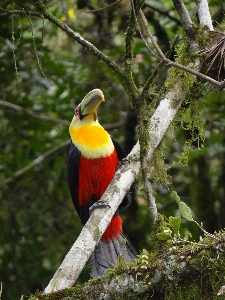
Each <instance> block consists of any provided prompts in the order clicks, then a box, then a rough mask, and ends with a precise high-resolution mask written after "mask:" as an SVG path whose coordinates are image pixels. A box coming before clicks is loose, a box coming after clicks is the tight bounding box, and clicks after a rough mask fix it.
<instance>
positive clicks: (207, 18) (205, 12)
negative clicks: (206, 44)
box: [197, 0, 213, 31]
mask: <svg viewBox="0 0 225 300" xmlns="http://www.w3.org/2000/svg"><path fill="white" fill-rule="evenodd" d="M197 14H198V18H199V24H200V25H201V26H208V28H209V30H211V31H213V23H212V18H211V15H210V11H209V6H208V1H207V0H197Z"/></svg>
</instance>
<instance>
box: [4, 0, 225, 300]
mask: <svg viewBox="0 0 225 300" xmlns="http://www.w3.org/2000/svg"><path fill="white" fill-rule="evenodd" d="M111 3H112V1H94V0H92V1H79V0H78V1H72V0H62V1H46V5H47V7H48V10H49V11H50V12H51V13H52V14H54V15H55V16H57V17H58V18H59V19H60V20H61V21H63V22H66V23H67V24H68V26H70V27H71V28H73V29H74V30H76V31H78V32H79V33H80V34H81V36H83V37H84V38H85V39H86V40H88V41H89V42H91V43H92V44H94V45H95V46H96V47H97V48H98V49H100V50H101V51H103V52H104V53H105V54H107V55H108V56H109V57H110V58H113V60H114V61H116V62H117V63H118V64H119V65H122V61H123V57H124V49H125V36H126V29H127V22H128V19H129V15H130V9H131V4H130V2H129V1H122V2H120V3H118V5H113V6H109V7H106V8H105V9H100V10H98V9H99V8H101V7H105V6H107V5H109V4H111ZM184 3H185V5H186V7H187V9H188V11H189V13H190V14H191V17H192V18H193V19H195V18H196V16H195V13H196V7H195V6H196V4H195V2H194V1H184ZM21 7H22V8H23V9H24V10H25V11H26V12H29V11H32V10H33V11H34V6H33V4H32V1H19V0H18V1H14V2H11V1H3V2H2V3H1V4H0V78H1V80H0V144H1V159H0V180H1V188H0V197H1V198H0V203H1V209H0V228H1V234H0V282H2V288H3V292H2V295H4V299H20V297H21V295H24V296H28V295H29V293H34V292H35V290H36V289H40V290H42V289H43V288H44V287H45V286H46V285H47V283H48V282H49V280H50V279H51V278H52V275H53V274H54V272H55V270H56V269H57V268H58V266H59V265H60V263H61V262H62V260H63V258H64V256H65V255H66V253H67V252H68V250H69V248H70V247H71V245H72V244H73V242H74V241H75V239H76V237H77V236H78V235H79V233H80V231H81V224H80V221H79V218H78V217H77V214H76V212H75V209H74V207H73V204H72V201H71V198H70V194H69V189H68V186H67V169H66V168H67V167H66V166H67V155H68V149H69V144H70V140H69V132H68V126H69V124H70V121H71V119H72V117H73V113H74V108H75V106H76V105H77V104H78V103H79V102H80V101H81V100H82V99H83V97H84V96H85V95H86V94H87V93H88V92H89V91H90V90H92V89H94V88H100V89H101V90H102V91H103V92H104V94H105V99H106V102H105V103H104V104H102V105H101V107H100V108H99V121H100V123H101V124H103V125H104V126H105V128H106V129H107V130H108V131H109V132H110V134H111V135H113V136H114V137H116V138H117V139H118V141H119V142H120V144H121V145H122V147H123V149H124V151H125V153H126V154H128V153H129V152H130V151H131V149H132V147H133V145H135V143H136V142H137V139H138V135H137V130H136V128H137V115H136V112H135V110H134V109H132V107H131V104H130V101H129V100H130V99H129V97H128V94H127V91H126V87H125V86H124V84H123V83H122V82H121V79H120V78H119V77H118V76H117V75H116V74H115V72H113V71H112V70H111V69H110V68H108V66H107V65H106V64H104V63H103V62H102V61H100V60H98V59H97V58H96V57H94V56H93V55H91V53H89V52H87V51H85V49H84V48H83V47H82V46H81V45H80V44H78V43H74V41H73V40H71V39H70V38H68V36H66V35H65V34H64V33H63V32H62V31H61V30H59V28H58V27H56V26H55V25H53V24H52V23H50V22H48V21H47V20H44V19H42V18H40V17H37V16H35V15H32V14H28V13H24V14H23V15H21V14H16V12H15V14H13V15H9V14H7V13H6V12H5V11H4V9H8V8H10V9H12V10H15V11H16V10H21ZM209 7H210V11H211V13H212V19H213V20H214V22H215V23H214V25H215V26H217V28H218V30H222V29H223V28H224V10H225V4H223V3H222V1H220V0H210V1H209ZM90 10H95V11H92V12H90ZM143 11H144V13H145V16H146V18H147V20H148V22H149V26H150V29H151V32H152V33H153V34H154V36H155V37H156V39H157V42H158V44H159V46H160V47H161V49H162V50H163V52H164V53H166V54H167V56H168V57H170V59H171V60H174V59H175V58H176V56H177V52H176V50H177V49H178V47H179V45H181V44H182V43H183V41H184V37H183V36H184V35H183V34H184V32H183V28H182V26H181V23H180V20H179V18H178V16H177V12H176V10H175V9H174V6H173V3H172V1H171V0H163V1H158V0H157V1H147V0H146V1H145V3H144V6H143ZM196 22H197V21H196ZM145 39H146V40H147V35H145V34H144V37H143V36H142V35H141V34H140V32H139V31H138V30H137V31H136V33H135V44H134V48H133V61H132V62H130V63H132V74H133V79H134V82H135V84H136V86H137V87H138V88H139V89H141V88H142V86H143V84H144V82H145V81H146V79H147V78H148V77H149V76H150V75H152V76H154V81H153V83H152V84H151V87H150V94H151V100H152V103H151V107H150V110H149V116H151V115H152V113H153V112H154V109H155V106H156V104H157V102H158V100H160V97H161V96H162V94H163V93H164V91H165V86H164V82H165V79H166V76H167V71H168V66H164V65H162V64H161V65H160V66H159V63H160V58H159V56H158V55H157V52H156V50H155V49H154V47H153V46H152V45H150V47H147V46H146V40H145ZM149 48H150V49H149ZM222 73H223V72H222ZM222 73H221V76H222V75H223V74H222ZM219 79H221V78H219ZM196 90H197V91H198V87H197V88H195V92H194V93H195V94H194V95H191V94H190V99H189V100H187V101H186V103H185V104H184V105H183V106H182V107H181V110H180V113H179V114H178V116H177V117H176V119H175V121H174V123H173V125H172V126H171V127H170V128H169V130H168V132H167V135H166V137H165V138H164V140H163V142H162V143H161V145H160V147H159V149H158V152H157V159H156V160H155V165H154V167H155V170H156V171H157V172H155V175H154V178H153V187H154V190H155V192H156V194H155V197H156V202H157V207H158V212H159V213H162V214H164V215H165V216H167V217H169V216H176V215H177V214H178V213H179V212H178V208H177V204H176V201H175V200H174V199H173V198H171V191H176V192H177V193H178V194H179V196H180V198H181V200H182V201H184V202H185V203H186V204H187V205H188V206H189V207H190V208H191V210H192V213H193V216H194V219H195V220H197V221H198V222H199V223H200V222H203V224H204V228H205V229H206V230H207V231H209V232H211V233H213V232H214V231H218V230H220V229H221V228H225V214H224V211H225V132H224V131H225V104H224V96H225V95H224V91H222V92H221V91H220V92H218V91H217V90H215V89H212V87H211V86H209V84H204V92H203V91H202V89H200V87H199V96H198V95H196ZM192 98H193V99H194V100H193V102H194V105H190V103H191V99H192ZM181 115H182V118H181ZM190 119H192V120H194V121H193V122H190ZM131 191H132V198H133V199H132V204H131V206H130V208H129V209H128V210H127V211H126V212H124V213H123V220H124V232H125V233H126V234H127V235H128V236H129V239H130V240H131V242H132V244H133V245H134V246H135V248H136V249H137V251H140V250H142V249H143V248H145V249H148V250H150V249H151V239H150V236H151V220H150V215H149V211H148V209H147V206H148V203H147V199H146V194H145V191H144V189H143V185H142V178H141V176H139V177H138V178H137V180H136V182H135V184H134V185H133V187H132V189H131ZM181 234H182V235H183V236H188V235H189V236H191V239H192V240H196V241H198V240H199V237H200V235H201V231H200V229H199V228H198V227H197V226H196V225H195V224H193V223H191V222H188V221H185V220H183V222H182V227H181ZM88 278H89V268H88V267H86V268H85V269H84V270H83V272H82V273H81V276H80V277H79V280H78V282H77V283H83V282H85V281H87V280H88Z"/></svg>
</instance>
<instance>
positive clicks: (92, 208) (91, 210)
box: [89, 200, 110, 215]
mask: <svg viewBox="0 0 225 300" xmlns="http://www.w3.org/2000/svg"><path fill="white" fill-rule="evenodd" d="M102 207H109V208H110V205H109V204H106V203H105V202H103V201H101V200H98V201H96V202H95V203H94V204H92V206H91V207H89V215H91V214H92V213H93V211H94V210H95V209H96V208H102Z"/></svg>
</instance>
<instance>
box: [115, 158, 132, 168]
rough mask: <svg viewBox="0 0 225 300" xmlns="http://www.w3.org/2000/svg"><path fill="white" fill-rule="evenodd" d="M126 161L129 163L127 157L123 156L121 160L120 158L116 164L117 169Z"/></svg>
mask: <svg viewBox="0 0 225 300" xmlns="http://www.w3.org/2000/svg"><path fill="white" fill-rule="evenodd" d="M126 163H128V164H129V163H130V161H129V159H127V158H123V159H122V160H120V161H119V163H118V166H117V168H116V169H117V170H118V169H119V168H120V167H122V166H123V165H125V164H126Z"/></svg>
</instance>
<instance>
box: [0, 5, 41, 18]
mask: <svg viewBox="0 0 225 300" xmlns="http://www.w3.org/2000/svg"><path fill="white" fill-rule="evenodd" d="M0 11H2V12H3V13H2V14H0V16H2V17H4V16H9V15H25V14H27V15H30V16H34V17H39V18H41V17H42V15H41V14H40V13H38V12H35V11H26V10H19V9H15V10H8V9H4V8H1V7H0Z"/></svg>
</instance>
